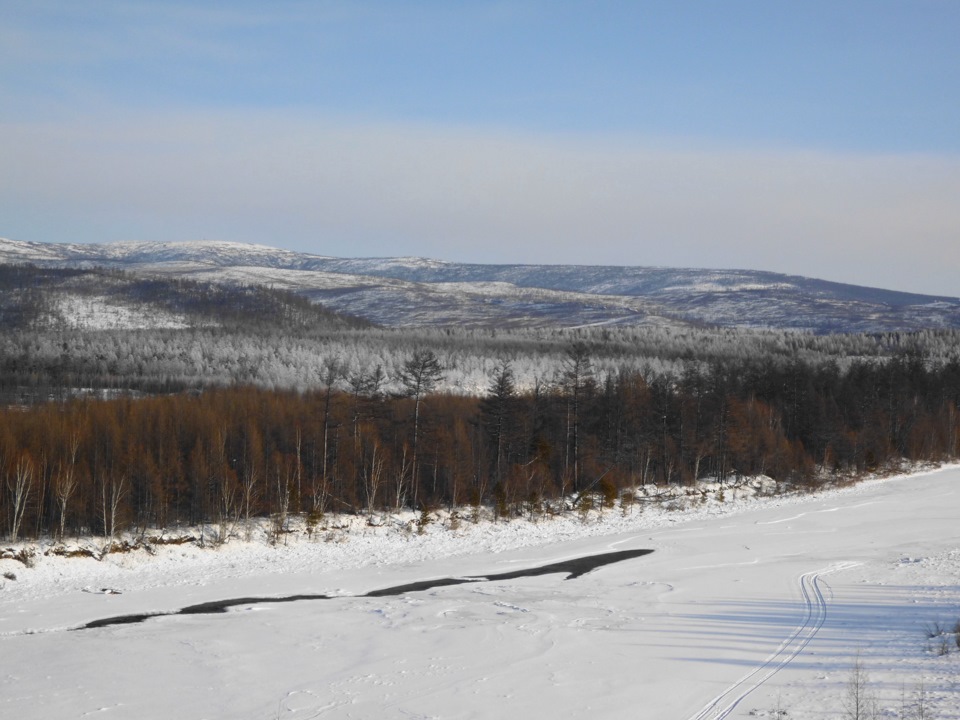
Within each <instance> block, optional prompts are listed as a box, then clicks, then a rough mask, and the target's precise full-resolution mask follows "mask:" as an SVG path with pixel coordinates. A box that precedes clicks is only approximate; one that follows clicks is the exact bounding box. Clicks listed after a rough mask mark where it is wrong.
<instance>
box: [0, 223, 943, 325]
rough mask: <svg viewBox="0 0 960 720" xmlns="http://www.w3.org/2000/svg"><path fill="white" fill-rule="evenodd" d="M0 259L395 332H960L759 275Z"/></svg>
mask: <svg viewBox="0 0 960 720" xmlns="http://www.w3.org/2000/svg"><path fill="white" fill-rule="evenodd" d="M0 262H4V263H28V264H36V265H41V266H43V265H48V266H61V267H92V266H102V267H112V268H121V269H124V270H126V271H128V272H135V273H144V274H153V275H163V276H178V277H185V278H191V279H197V280H204V281H212V282H246V283H261V284H267V285H278V286H281V287H283V288H284V289H287V290H291V291H293V292H296V293H298V294H301V295H304V296H307V297H309V298H311V299H312V300H314V301H319V302H322V303H323V304H324V305H325V306H327V307H328V308H330V309H331V310H335V311H340V312H348V313H351V314H354V315H359V316H362V317H365V318H366V319H368V320H371V321H373V322H376V323H380V324H384V325H388V326H438V325H444V324H457V325H463V326H470V327H491V328H496V327H498V326H503V327H520V326H525V327H570V328H574V327H581V326H585V325H605V324H626V325H645V324H657V325H664V324H667V325H679V326H684V325H691V324H692V325H703V324H706V325H715V326H721V327H752V328H765V327H769V328H781V329H795V330H804V331H810V332H815V333H833V332H891V331H915V330H922V329H943V328H960V299H958V298H954V297H948V296H939V295H926V294H920V293H910V292H904V291H898V290H886V289H883V288H872V287H863V286H857V285H852V284H847V283H838V282H833V281H828V280H821V279H817V278H806V277H802V276H798V275H786V274H782V273H773V272H768V271H758V270H716V269H706V268H701V269H696V268H664V267H648V266H611V265H551V264H489V265H488V264H479V263H456V262H450V261H444V260H434V259H429V258H418V257H409V256H407V257H381V258H337V257H332V256H328V255H319V254H311V253H302V252H297V251H292V250H284V249H280V248H274V247H271V246H268V245H252V244H246V243H237V242H229V241H185V242H138V241H130V242H123V243H111V244H97V245H83V244H52V243H37V242H28V241H15V240H6V239H0Z"/></svg>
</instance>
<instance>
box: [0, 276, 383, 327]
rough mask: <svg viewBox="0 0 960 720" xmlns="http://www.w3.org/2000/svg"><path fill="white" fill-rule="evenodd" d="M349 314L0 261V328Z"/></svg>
mask: <svg viewBox="0 0 960 720" xmlns="http://www.w3.org/2000/svg"><path fill="white" fill-rule="evenodd" d="M366 324H367V323H366V321H358V320H357V319H355V318H350V317H344V316H342V315H339V314H336V313H333V312H330V311H328V310H325V309H324V308H322V307H320V306H318V305H316V304H313V303H310V302H308V301H307V300H306V299H305V298H303V297H302V296H300V295H297V294H293V293H290V292H287V291H283V290H277V289H272V288H266V287H262V286H259V285H254V286H251V285H241V284H223V283H205V282H196V281H193V280H187V279H183V278H171V277H142V276H139V275H137V274H135V273H128V272H118V271H116V270H107V271H105V270H101V269H88V268H53V267H36V266H32V265H23V264H21V265H16V264H6V265H0V325H2V329H3V330H41V329H57V328H61V329H75V330H163V329H185V328H191V327H223V328H237V327H241V326H242V327H244V328H248V329H249V328H256V327H269V328H289V329H293V328H309V329H319V328H323V329H328V330H329V329H342V328H348V327H358V326H365V325H366Z"/></svg>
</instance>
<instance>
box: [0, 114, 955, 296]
mask: <svg viewBox="0 0 960 720" xmlns="http://www.w3.org/2000/svg"><path fill="white" fill-rule="evenodd" d="M0 132H2V134H3V137H4V138H5V140H4V143H3V146H2V148H0V164H2V168H3V169H2V170H0V211H2V213H3V217H5V218H7V219H8V221H9V222H11V223H12V226H10V225H8V226H7V227H4V228H2V229H0V232H2V233H3V234H5V235H9V236H14V237H19V238H21V239H26V240H49V241H109V240H120V239H164V240H167V239H170V240H172V239H191V238H200V237H208V238H210V237H219V238H223V239H231V240H244V241H251V242H252V241H256V242H264V243H268V244H276V245H279V246H283V247H290V248H295V249H301V250H306V251H311V252H317V253H322V254H330V255H343V256H370V255H401V254H403V255H408V254H417V255H428V256H433V257H439V258H444V259H454V260H465V261H479V262H555V263H561V262H562V263H593V264H597V263H604V264H618V265H677V266H686V267H691V266H693V267H743V268H756V269H767V270H776V271H781V272H790V273H795V274H804V275H810V276H817V277H825V278H829V279H834V280H841V281H847V282H853V283H858V284H866V285H876V286H883V287H890V288H896V289H904V290H913V291H920V292H930V293H936V294H948V295H954V296H955V295H957V294H958V289H957V285H956V279H955V269H956V268H957V267H960V243H958V242H957V239H958V238H960V205H958V203H957V202H956V198H958V197H960V158H942V157H941V158H934V157H927V156H920V155H887V156H880V155H872V156H871V155H854V154H830V153H823V152H803V151H783V150H775V149H762V148H761V149H757V148H749V149H730V148H716V147H702V148H698V149H691V148H690V147H689V145H688V144H687V145H678V144H671V143H670V142H652V141H641V140H637V139H633V138H619V139H611V138H604V139H602V140H598V139H595V138H590V137H578V136H562V135H556V136H543V135H537V136H533V135H524V134H521V133H511V132H497V131H493V130H488V129H484V130H479V129H473V128H462V127H459V128H458V127H439V126H437V127H428V126H417V125H401V124H380V125H378V124H363V123H356V122H352V121H349V120H342V121H340V120H335V119H330V118H321V117H315V116H309V115H306V114H303V115H291V114H290V113H280V112H260V113H251V112H250V111H244V112H242V113H240V112H237V113H232V112H229V111H218V112H200V111H191V112H183V113H168V114H162V115H158V114H146V113H143V114H137V113H127V114H124V115H120V116H109V117H88V118H86V119H79V120H71V121H55V122H48V123H44V124H35V123H34V124H26V123H24V124H5V125H2V126H0Z"/></svg>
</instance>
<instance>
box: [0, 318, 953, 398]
mask: <svg viewBox="0 0 960 720" xmlns="http://www.w3.org/2000/svg"><path fill="white" fill-rule="evenodd" d="M575 342H582V343H586V345H587V347H588V348H589V352H590V355H591V358H592V361H593V364H594V368H595V370H596V372H597V375H598V377H601V378H602V377H604V376H606V375H608V374H612V373H616V372H619V371H621V370H629V371H636V372H639V373H641V374H642V375H643V376H645V377H647V378H648V379H649V378H652V377H657V376H664V375H675V376H679V375H680V374H682V373H683V372H684V371H686V370H689V369H690V368H691V367H695V368H697V369H704V368H706V367H708V366H710V365H711V364H714V363H725V362H728V361H739V360H744V359H756V358H765V359H766V361H767V362H770V363H774V364H789V363H793V362H802V363H804V364H813V365H819V364H823V363H836V364H837V365H838V366H839V367H840V369H841V370H842V369H844V368H845V367H847V366H848V365H849V364H850V363H851V362H852V361H853V360H856V359H861V360H863V359H867V360H869V359H877V360H880V359H883V358H886V357H891V356H896V355H901V354H904V353H908V354H920V355H922V356H924V357H925V358H926V359H927V361H928V362H929V363H941V362H945V361H947V360H949V359H951V358H953V357H956V356H957V352H958V348H960V333H958V332H957V331H925V332H920V333H911V334H889V335H827V336H816V335H811V334H803V333H794V332H785V331H751V330H735V329H692V330H691V329H683V330H678V329H672V328H633V329H630V328H621V329H602V330H599V329H589V328H588V329H581V330H511V331H489V330H456V329H444V330H436V329H431V330H410V329H403V330H397V329H382V328H369V329H337V330H310V329H309V328H300V329H299V331H297V332H291V330H290V329H289V328H271V327H270V326H269V325H268V324H265V323H264V324H260V325H255V326H253V327H250V328H247V329H243V328H236V327H235V328H231V329H224V328H187V329H153V330H139V329H136V330H97V331H91V330H82V331H81V330H75V329H71V328H61V329H46V330H39V331H29V330H16V331H6V332H3V333H0V367H2V370H3V375H4V377H3V379H2V381H0V382H2V383H3V385H4V386H5V388H4V389H5V390H6V391H7V392H9V391H10V390H11V389H13V388H14V387H18V388H23V387H34V388H38V389H39V388H43V387H44V386H49V387H50V388H52V390H53V391H57V390H58V389H59V390H67V391H69V389H70V388H100V387H110V388H132V389H139V390H144V391H148V392H149V391H157V390H164V389H170V390H176V389H185V388H195V387H204V386H226V385H234V384H250V385H255V386H258V387H262V388H267V389H296V390H310V389H317V388H323V387H327V386H330V385H332V386H333V387H335V388H340V389H344V390H348V389H349V387H350V382H351V379H355V378H356V377H358V376H359V375H361V374H366V373H370V372H372V371H374V370H375V369H376V368H377V367H378V366H379V367H380V368H381V370H382V371H383V373H384V375H385V376H386V383H385V385H384V389H385V390H387V391H388V392H389V391H392V390H397V389H399V386H398V380H397V378H398V375H399V369H400V368H401V367H402V366H403V363H404V362H406V360H407V359H408V358H409V357H410V356H411V354H412V353H413V352H415V351H416V350H418V349H429V350H431V351H433V352H434V353H435V354H436V356H437V357H438V358H439V360H440V363H441V365H442V367H443V373H444V377H443V381H442V383H441V385H440V387H439V388H438V389H439V390H441V391H447V392H452V393H456V394H463V395H475V394H480V393H482V392H483V391H484V390H485V388H487V387H488V386H489V383H490V376H491V373H492V372H493V370H494V368H496V367H497V366H498V365H500V364H502V363H503V362H505V361H509V362H510V364H511V367H512V368H513V371H514V374H515V377H516V384H517V387H518V389H519V390H521V391H523V390H529V389H532V388H534V387H536V386H537V385H541V386H542V385H545V384H549V383H551V382H553V381H554V379H555V378H556V377H557V375H558V373H559V372H560V370H561V367H562V365H563V363H564V360H565V358H566V355H567V352H568V350H569V348H570V346H571V345H572V344H573V343H575Z"/></svg>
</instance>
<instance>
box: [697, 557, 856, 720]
mask: <svg viewBox="0 0 960 720" xmlns="http://www.w3.org/2000/svg"><path fill="white" fill-rule="evenodd" d="M857 565H860V563H858V562H841V563H837V564H834V565H831V566H830V567H827V568H824V569H823V570H817V571H814V572H808V573H804V574H803V575H801V576H800V580H799V582H800V594H801V596H802V597H803V604H804V607H805V609H806V612H805V614H804V618H803V622H802V623H801V624H800V625H799V626H798V627H797V628H796V629H795V630H794V631H793V632H792V633H791V634H790V636H789V637H787V639H786V640H784V641H783V643H781V645H780V647H779V648H777V651H776V652H774V653H773V654H772V655H770V657H768V658H767V659H766V660H764V661H763V663H761V664H760V665H758V666H757V667H755V668H754V669H753V670H751V671H750V672H749V673H747V674H746V675H744V676H743V677H742V678H740V679H739V680H737V681H736V682H735V683H733V685H731V686H730V687H728V688H727V689H726V690H724V691H723V692H722V693H720V694H719V695H717V696H716V697H715V698H713V700H711V701H710V702H709V703H707V704H706V705H705V706H704V707H703V709H702V710H700V712H698V713H697V714H696V715H692V716H691V717H690V720H722V718H725V717H728V716H729V715H730V713H732V712H733V711H734V710H735V709H736V707H737V706H738V705H739V704H740V703H741V702H742V701H743V700H744V699H745V698H746V697H747V696H748V695H750V693H752V692H753V691H754V690H756V689H757V688H759V687H760V686H761V685H763V684H764V683H765V682H766V681H767V680H769V679H770V678H771V677H773V676H774V675H776V674H777V673H778V672H780V670H782V669H783V668H784V667H786V666H787V665H788V664H789V663H790V661H792V660H793V659H794V658H795V657H797V656H798V655H799V654H800V653H801V652H803V649H804V648H805V647H806V646H807V645H809V644H810V641H811V640H812V639H813V638H814V636H815V635H816V634H817V633H818V632H819V631H820V628H821V627H823V623H824V622H825V621H826V619H827V600H826V598H825V597H824V595H823V590H821V588H820V578H821V577H823V576H824V575H829V574H830V573H835V572H839V571H841V570H849V569H850V568H852V567H856V566H857Z"/></svg>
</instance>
